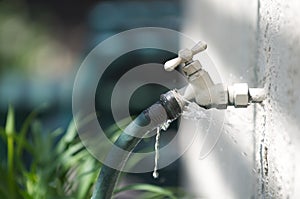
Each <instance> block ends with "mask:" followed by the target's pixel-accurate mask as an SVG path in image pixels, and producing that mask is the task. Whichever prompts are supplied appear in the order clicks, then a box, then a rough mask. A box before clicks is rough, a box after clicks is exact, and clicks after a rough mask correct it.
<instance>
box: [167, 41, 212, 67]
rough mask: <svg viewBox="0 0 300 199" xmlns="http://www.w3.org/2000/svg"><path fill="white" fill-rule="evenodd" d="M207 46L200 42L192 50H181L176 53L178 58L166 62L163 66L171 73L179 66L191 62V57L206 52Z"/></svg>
mask: <svg viewBox="0 0 300 199" xmlns="http://www.w3.org/2000/svg"><path fill="white" fill-rule="evenodd" d="M206 48H207V44H206V43H204V42H202V41H200V42H198V43H197V44H196V45H195V46H194V47H193V48H192V49H183V50H180V51H179V52H178V57H176V58H174V59H171V60H169V61H167V62H166V63H165V65H164V68H165V70H166V71H172V70H174V69H175V68H176V67H177V66H179V65H180V64H183V63H184V64H187V63H188V62H190V61H192V59H193V56H194V55H196V54H198V53H200V52H202V51H204V50H206Z"/></svg>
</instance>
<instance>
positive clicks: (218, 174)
mask: <svg viewBox="0 0 300 199" xmlns="http://www.w3.org/2000/svg"><path fill="white" fill-rule="evenodd" d="M182 3H183V5H184V7H185V9H184V11H185V12H184V16H185V21H184V26H183V33H185V34H186V35H188V36H190V37H191V38H192V39H193V40H195V41H197V40H204V41H206V42H207V43H208V50H207V53H208V55H209V56H210V58H211V59H212V61H213V62H214V64H215V67H216V68H217V70H218V71H219V73H220V76H221V77H222V79H223V83H226V84H231V83H234V82H247V83H249V85H250V86H252V87H264V88H265V90H266V91H267V99H266V100H265V101H264V103H263V104H261V105H255V106H254V105H251V106H249V107H248V108H247V109H229V110H226V111H225V122H224V125H223V130H222V131H223V132H222V135H221V137H220V139H219V141H218V143H217V145H216V147H215V148H214V150H213V151H212V152H211V153H210V155H209V156H208V157H206V158H205V159H203V160H199V158H198V154H199V151H200V141H199V139H198V140H196V141H195V142H194V144H193V145H192V146H191V148H190V149H189V150H188V151H187V153H186V154H185V155H184V157H183V159H184V160H185V162H186V164H185V165H184V168H185V171H184V173H185V175H184V178H185V179H186V181H185V184H186V185H187V187H188V189H189V190H190V191H191V192H193V193H195V194H196V195H197V197H199V198H200V197H204V198H295V199H296V198H300V190H299V187H300V154H299V153H297V152H298V151H300V131H299V129H300V128H299V127H300V99H299V97H300V90H299V89H298V88H297V85H300V73H299V72H300V71H299V70H300V12H299V10H300V1H298V0H290V1H280V0H258V1H251V0H246V1H240V0H229V1H221V0H187V1H183V2H182ZM183 45H184V44H183ZM204 67H205V66H204ZM182 130H184V131H188V130H189V127H188V125H186V127H185V128H183V129H182Z"/></svg>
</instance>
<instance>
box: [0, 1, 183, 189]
mask: <svg viewBox="0 0 300 199" xmlns="http://www.w3.org/2000/svg"><path fill="white" fill-rule="evenodd" d="M181 21H182V10H181V6H180V1H177V0H169V1H167V0H165V1H162V0H153V1H125V0H123V1H93V0H90V1H77V0H76V1H74V0H72V1H71V0H70V1H61V0H51V1H46V0H10V1H5V0H2V1H0V122H1V125H4V122H5V116H6V113H7V108H8V105H9V104H11V105H12V106H13V107H14V109H15V112H16V117H17V118H16V122H17V125H20V123H21V122H22V121H23V120H24V119H25V118H26V116H27V115H28V114H29V113H30V112H31V111H32V110H34V109H36V108H38V107H40V106H42V105H44V104H47V108H46V109H45V111H43V112H42V114H40V116H39V117H40V119H41V120H42V121H43V123H44V124H45V128H48V129H55V128H57V127H66V126H67V125H68V123H69V122H70V121H71V120H72V88H73V81H74V78H75V75H76V72H77V69H78V68H79V66H80V64H81V62H82V61H83V59H84V57H85V56H86V55H87V54H88V53H89V51H90V50H91V49H93V48H94V47H95V46H96V45H97V44H99V43H100V42H101V41H103V40H105V39H106V38H108V37H110V36H112V35H114V34H116V33H119V32H122V31H125V30H128V29H132V28H138V27H145V26H155V27H164V28H170V29H173V30H180V27H181ZM174 42H177V43H179V42H178V41H174ZM174 56H175V55H174V54H172V53H169V52H165V51H161V50H155V49H145V50H138V51H134V52H131V53H128V54H126V55H124V56H121V57H120V58H119V59H118V60H116V61H115V62H114V63H112V66H111V67H110V68H111V69H110V70H109V71H107V72H106V74H107V75H106V76H104V78H103V79H101V81H100V82H99V86H98V90H97V97H98V98H101V100H97V105H96V106H97V110H98V111H101V112H102V113H103V114H104V115H105V116H106V117H105V119H104V120H103V121H99V122H101V123H102V124H103V125H104V126H105V127H107V128H108V127H109V126H110V125H112V124H113V123H114V121H113V119H112V115H111V111H110V96H111V92H112V88H113V86H114V84H115V83H116V81H117V80H118V79H119V78H120V77H121V76H122V74H123V73H125V72H126V71H128V70H129V69H131V68H132V67H135V66H137V65H140V64H145V63H149V62H156V63H164V62H165V61H166V60H168V59H169V58H173V57H174ZM165 91H166V88H164V87H162V86H158V85H146V86H143V87H141V88H140V89H138V90H137V91H136V92H135V94H134V96H133V97H132V99H131V103H130V112H131V114H132V115H136V114H138V113H139V112H141V111H142V110H143V109H145V108H146V107H148V106H149V105H151V104H152V103H154V102H155V101H156V100H158V98H159V95H160V94H161V93H163V92H165ZM97 97H96V98H97ZM172 128H173V129H174V128H176V124H173V126H172ZM172 128H171V130H172ZM162 140H164V138H162ZM166 140H169V139H167V138H166ZM148 144H149V145H150V146H151V145H152V146H154V139H153V141H151V142H149V143H148ZM161 172H162V173H164V174H163V175H162V177H161V178H160V180H159V181H155V180H153V179H152V177H151V176H152V175H151V174H150V173H146V174H138V175H133V178H136V179H137V180H138V181H140V180H142V181H144V180H145V181H146V182H152V183H154V182H155V183H158V184H162V185H177V184H178V177H177V175H175V174H177V173H178V162H175V163H174V164H172V165H171V166H169V167H167V168H165V169H163V171H161Z"/></svg>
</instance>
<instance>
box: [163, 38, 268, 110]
mask: <svg viewBox="0 0 300 199" xmlns="http://www.w3.org/2000/svg"><path fill="white" fill-rule="evenodd" d="M206 48H207V45H206V43H204V42H198V43H197V44H196V45H195V46H194V47H193V48H192V49H191V50H189V49H183V50H180V51H179V52H178V57H177V58H175V59H172V60H169V61H167V62H166V63H165V65H164V67H165V70H167V71H172V70H174V69H175V68H176V67H177V66H179V65H182V71H183V73H184V75H185V77H186V78H187V80H188V82H189V84H188V86H186V87H184V88H182V89H180V90H179V93H180V94H181V95H182V96H183V97H184V98H185V99H187V100H194V101H195V102H196V103H197V104H198V105H199V106H201V107H204V108H207V109H209V108H217V109H226V108H227V106H234V107H235V108H243V107H247V106H248V105H249V104H251V103H260V102H262V101H263V100H264V99H265V98H266V94H265V91H264V89H263V88H249V86H248V84H247V83H237V84H233V85H230V86H227V85H225V84H215V83H214V82H213V81H212V79H211V77H210V75H209V74H208V72H207V71H205V70H204V69H203V67H202V65H201V63H200V61H199V60H193V56H194V55H195V54H197V53H200V52H202V51H204V50H205V49H206Z"/></svg>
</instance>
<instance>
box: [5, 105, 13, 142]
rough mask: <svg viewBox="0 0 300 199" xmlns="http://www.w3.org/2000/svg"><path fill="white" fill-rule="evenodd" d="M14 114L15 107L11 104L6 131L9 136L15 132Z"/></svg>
mask: <svg viewBox="0 0 300 199" xmlns="http://www.w3.org/2000/svg"><path fill="white" fill-rule="evenodd" d="M14 115H15V114H14V109H13V107H12V106H11V105H10V106H9V108H8V113H7V118H6V125H5V132H6V134H7V136H10V135H12V134H13V133H14V132H15V116H14Z"/></svg>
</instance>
